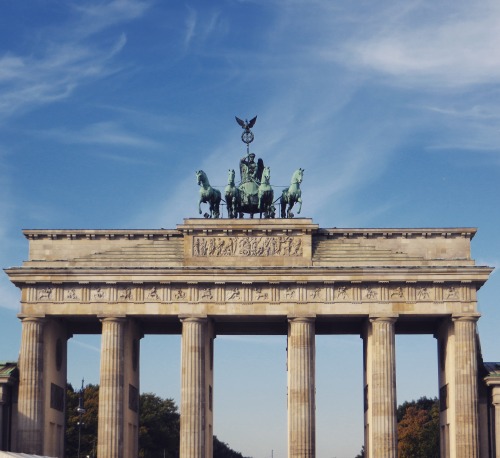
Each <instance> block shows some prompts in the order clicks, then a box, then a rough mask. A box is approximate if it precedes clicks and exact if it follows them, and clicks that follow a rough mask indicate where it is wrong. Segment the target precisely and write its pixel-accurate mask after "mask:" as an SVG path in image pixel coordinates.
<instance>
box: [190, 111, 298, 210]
mask: <svg viewBox="0 0 500 458" xmlns="http://www.w3.org/2000/svg"><path fill="white" fill-rule="evenodd" d="M256 121H257V116H255V117H254V118H252V119H251V120H250V121H247V120H245V121H243V120H241V119H240V118H238V117H236V122H237V123H238V124H239V125H240V126H241V127H242V129H243V133H242V135H241V140H242V142H243V143H245V144H246V145H247V154H246V155H245V156H244V157H242V158H241V159H240V183H239V185H236V183H235V175H236V173H235V171H234V169H229V171H228V179H227V186H226V187H225V189H224V197H225V204H226V206H227V213H228V218H243V217H244V214H245V213H246V214H248V215H250V218H253V216H254V214H256V213H258V214H259V215H260V218H262V217H264V218H274V217H275V216H276V208H275V206H274V204H275V203H276V202H277V201H278V200H279V201H280V206H281V212H280V215H281V217H282V218H293V216H294V215H293V213H292V211H291V210H292V208H293V206H294V205H295V203H298V204H299V209H298V211H297V213H298V214H300V210H301V208H302V199H301V190H300V183H301V182H302V178H303V174H304V169H301V168H299V169H297V170H296V171H295V172H294V173H293V175H292V179H291V183H290V186H289V187H288V188H287V189H284V190H283V192H282V194H281V196H280V197H279V198H278V199H276V200H274V191H273V188H272V186H271V169H270V167H265V166H264V161H263V160H262V159H260V158H259V159H257V162H256V161H255V154H254V153H251V152H250V143H252V142H253V140H254V135H253V132H252V131H251V128H252V127H253V126H254V125H255V122H256ZM196 177H197V181H198V184H199V185H200V199H199V202H198V210H199V213H200V215H201V213H202V210H201V204H202V203H208V205H209V210H210V213H205V215H204V216H205V217H206V218H219V217H220V208H219V207H220V202H221V200H222V201H223V202H224V200H223V199H222V197H221V192H220V191H219V190H217V189H215V188H213V187H212V186H210V182H209V181H208V177H207V175H206V173H205V172H203V170H199V171H197V172H196Z"/></svg>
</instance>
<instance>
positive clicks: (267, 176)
mask: <svg viewBox="0 0 500 458" xmlns="http://www.w3.org/2000/svg"><path fill="white" fill-rule="evenodd" d="M262 181H263V182H264V183H266V184H269V182H270V181H271V167H264V170H263V171H262Z"/></svg>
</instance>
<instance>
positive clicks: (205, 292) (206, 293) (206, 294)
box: [200, 288, 213, 300]
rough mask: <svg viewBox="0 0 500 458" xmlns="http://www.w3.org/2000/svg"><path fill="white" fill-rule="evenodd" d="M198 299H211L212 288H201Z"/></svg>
mask: <svg viewBox="0 0 500 458" xmlns="http://www.w3.org/2000/svg"><path fill="white" fill-rule="evenodd" d="M200 299H210V300H212V299H213V295H212V288H203V289H202V290H201V294H200Z"/></svg>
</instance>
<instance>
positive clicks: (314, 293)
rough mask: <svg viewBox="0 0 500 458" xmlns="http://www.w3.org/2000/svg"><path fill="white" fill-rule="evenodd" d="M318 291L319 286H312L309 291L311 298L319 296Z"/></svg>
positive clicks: (319, 290)
mask: <svg viewBox="0 0 500 458" xmlns="http://www.w3.org/2000/svg"><path fill="white" fill-rule="evenodd" d="M320 293H321V288H314V289H313V290H311V291H309V295H310V296H311V298H312V299H316V298H317V297H319V295H320Z"/></svg>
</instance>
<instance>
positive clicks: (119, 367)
mask: <svg viewBox="0 0 500 458" xmlns="http://www.w3.org/2000/svg"><path fill="white" fill-rule="evenodd" d="M125 324H126V320H125V318H117V317H109V318H103V319H102V337H101V339H102V341H101V374H100V388H99V424H98V433H97V455H98V456H102V457H106V458H122V457H123V454H124V450H123V400H124V329H125Z"/></svg>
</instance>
